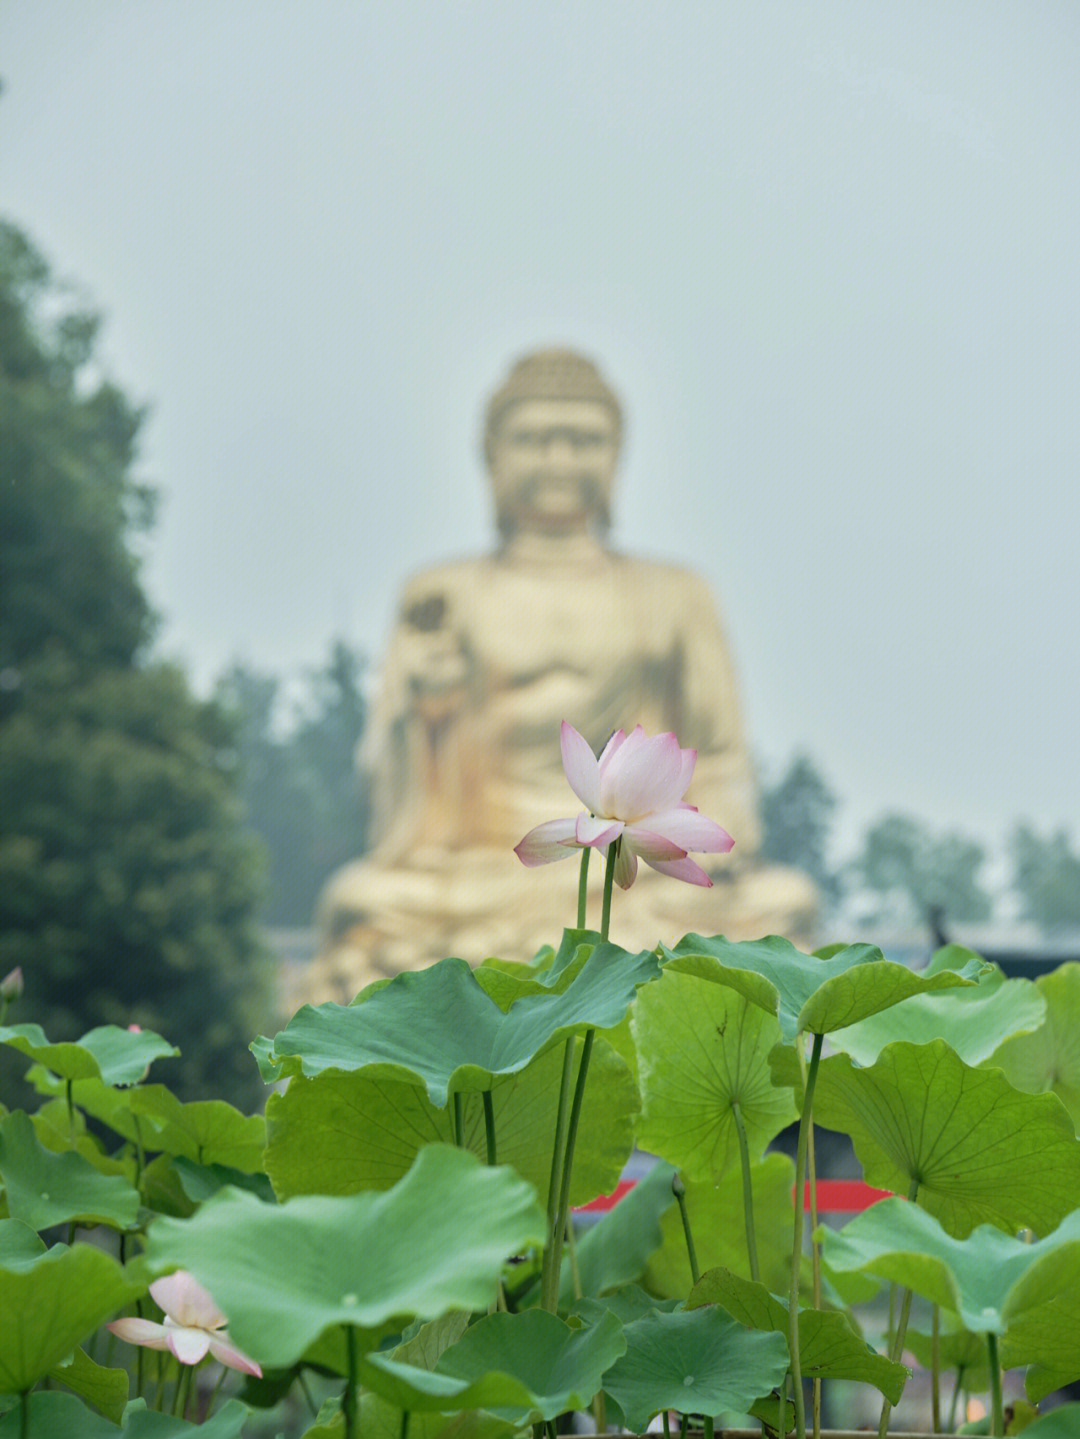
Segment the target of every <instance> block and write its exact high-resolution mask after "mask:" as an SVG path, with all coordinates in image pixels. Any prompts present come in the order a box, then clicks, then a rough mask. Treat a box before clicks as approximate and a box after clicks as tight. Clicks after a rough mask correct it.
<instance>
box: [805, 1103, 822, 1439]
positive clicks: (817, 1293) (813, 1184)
mask: <svg viewBox="0 0 1080 1439" xmlns="http://www.w3.org/2000/svg"><path fill="white" fill-rule="evenodd" d="M806 1165H807V1169H808V1170H809V1174H810V1182H809V1189H810V1268H811V1272H812V1274H813V1282H814V1308H815V1309H820V1308H821V1246H820V1245H819V1244H818V1242H817V1240H816V1239H815V1238H814V1236H815V1234H816V1233H817V1227H818V1207H817V1161H816V1159H815V1157H814V1122H813V1120H811V1121H810V1133H809V1134H808V1135H807V1138H806ZM812 1394H813V1418H814V1439H821V1378H820V1376H818V1377H816V1378H815V1379H814V1383H813V1388H812Z"/></svg>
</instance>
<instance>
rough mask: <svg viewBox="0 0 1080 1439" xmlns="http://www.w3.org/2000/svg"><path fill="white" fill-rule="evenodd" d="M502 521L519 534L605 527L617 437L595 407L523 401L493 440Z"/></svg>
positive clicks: (606, 415)
mask: <svg viewBox="0 0 1080 1439" xmlns="http://www.w3.org/2000/svg"><path fill="white" fill-rule="evenodd" d="M490 458H491V475H492V480H493V481H494V485H495V496H496V501H497V504H498V507H499V513H500V515H501V516H504V517H507V518H509V519H510V520H511V521H512V527H513V528H514V529H516V530H533V531H543V532H545V533H548V534H561V533H566V532H569V531H573V530H582V529H586V528H590V527H592V526H595V525H598V524H602V523H603V522H604V521H606V518H607V512H608V503H609V500H610V496H611V486H612V480H613V477H614V473H615V462H616V460H617V458H618V433H617V430H616V426H615V420H614V418H613V416H612V414H611V411H610V410H609V409H608V407H607V406H606V405H603V404H600V403H598V402H597V401H594V400H523V401H521V402H519V403H518V404H516V405H514V406H512V407H511V409H509V410H508V411H507V412H506V414H505V415H504V416H503V418H502V420H501V422H500V424H499V427H498V429H497V430H496V432H495V434H494V435H493V437H492V441H491V447H490Z"/></svg>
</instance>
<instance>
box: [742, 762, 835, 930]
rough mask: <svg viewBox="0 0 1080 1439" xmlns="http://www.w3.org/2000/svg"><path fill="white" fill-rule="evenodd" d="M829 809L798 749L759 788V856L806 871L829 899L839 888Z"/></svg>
mask: <svg viewBox="0 0 1080 1439" xmlns="http://www.w3.org/2000/svg"><path fill="white" fill-rule="evenodd" d="M835 810H836V796H835V795H834V794H833V792H832V790H831V789H830V788H829V786H828V785H827V784H826V782H825V780H824V779H823V778H822V775H821V774H820V772H819V771H818V769H817V767H816V766H815V765H814V762H813V761H812V760H811V759H810V758H809V757H808V756H807V755H804V754H796V755H795V756H794V757H793V759H792V761H791V763H790V764H789V765H788V767H787V770H786V771H785V772H784V774H783V775H781V777H780V778H779V779H778V780H777V781H776V783H775V784H772V785H766V786H765V787H764V788H763V790H762V795H761V818H762V825H763V828H764V839H763V843H762V849H763V852H764V854H765V857H766V858H767V859H771V860H775V861H776V863H778V864H789V865H792V866H794V868H796V869H801V870H802V871H803V873H804V874H808V875H810V877H811V878H812V879H813V880H814V882H815V883H816V884H817V886H818V888H819V889H820V890H821V893H822V897H823V899H824V900H825V901H826V902H827V903H832V904H835V903H836V901H837V900H838V899H839V897H840V892H841V885H840V879H839V876H838V875H837V874H836V873H835V871H834V870H833V869H832V867H831V866H830V864H829V853H828V852H829V839H830V836H831V833H832V823H833V814H834V812H835Z"/></svg>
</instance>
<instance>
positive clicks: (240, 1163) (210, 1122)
mask: <svg viewBox="0 0 1080 1439" xmlns="http://www.w3.org/2000/svg"><path fill="white" fill-rule="evenodd" d="M131 1113H132V1115H133V1116H136V1115H138V1116H139V1117H140V1118H142V1117H145V1118H147V1119H149V1120H150V1121H151V1122H152V1123H153V1125H154V1129H155V1134H154V1138H153V1139H152V1140H150V1141H149V1143H148V1144H147V1145H146V1147H147V1148H148V1149H157V1150H162V1151H164V1152H165V1153H167V1154H175V1155H180V1156H182V1157H183V1158H184V1159H190V1160H192V1161H193V1162H194V1163H195V1164H204V1165H209V1164H221V1165H225V1166H226V1167H227V1168H229V1169H238V1170H240V1172H241V1173H242V1174H257V1173H258V1172H259V1170H260V1169H261V1168H262V1152H263V1149H264V1148H265V1146H266V1122H265V1120H264V1119H263V1117H262V1115H261V1114H243V1113H241V1111H240V1110H239V1109H236V1108H235V1107H234V1106H233V1105H231V1104H227V1103H226V1102H225V1101H224V1100H223V1099H195V1100H190V1101H189V1102H188V1103H186V1104H183V1103H181V1101H180V1100H179V1099H177V1097H176V1095H175V1094H173V1092H172V1090H171V1089H168V1088H166V1086H165V1085H163V1084H149V1085H143V1086H142V1087H141V1088H140V1089H138V1090H135V1091H134V1092H133V1093H132V1095H131Z"/></svg>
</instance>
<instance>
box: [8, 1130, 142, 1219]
mask: <svg viewBox="0 0 1080 1439" xmlns="http://www.w3.org/2000/svg"><path fill="white" fill-rule="evenodd" d="M0 1178H2V1179H3V1183H4V1188H5V1191H6V1194H7V1206H8V1212H9V1214H10V1215H11V1218H12V1219H21V1220H22V1221H23V1222H24V1223H25V1224H29V1225H30V1227H31V1228H32V1229H49V1228H50V1227H51V1226H52V1225H54V1224H67V1223H69V1222H72V1221H74V1222H76V1223H78V1224H83V1225H94V1224H110V1225H112V1226H113V1227H114V1228H116V1229H134V1228H135V1225H136V1224H137V1222H138V1213H139V1194H138V1191H137V1190H136V1189H134V1188H132V1186H131V1185H130V1184H129V1183H128V1182H127V1180H126V1179H122V1178H120V1176H119V1175H110V1174H99V1173H98V1171H97V1170H96V1169H95V1168H94V1166H93V1165H92V1164H90V1163H89V1162H88V1161H87V1160H85V1159H84V1158H83V1157H82V1155H81V1154H75V1153H73V1152H71V1151H68V1153H66V1154H52V1153H51V1152H50V1151H49V1150H47V1149H44V1148H43V1147H42V1146H41V1145H40V1144H39V1143H38V1140H37V1136H36V1135H35V1133H34V1126H33V1124H32V1123H31V1122H30V1118H29V1116H28V1115H26V1114H24V1113H23V1112H22V1110H16V1111H15V1112H14V1113H12V1114H9V1115H8V1116H7V1118H6V1119H4V1120H3V1121H2V1122H0Z"/></svg>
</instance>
